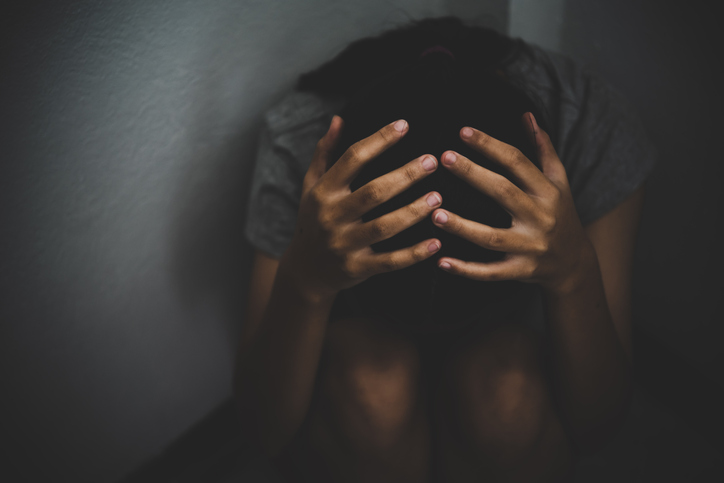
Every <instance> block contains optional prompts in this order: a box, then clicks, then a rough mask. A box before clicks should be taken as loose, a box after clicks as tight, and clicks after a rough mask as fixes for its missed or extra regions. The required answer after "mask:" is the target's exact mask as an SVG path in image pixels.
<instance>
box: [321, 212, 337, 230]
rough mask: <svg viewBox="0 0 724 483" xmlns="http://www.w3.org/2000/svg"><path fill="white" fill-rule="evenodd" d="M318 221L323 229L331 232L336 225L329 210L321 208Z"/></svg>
mask: <svg viewBox="0 0 724 483" xmlns="http://www.w3.org/2000/svg"><path fill="white" fill-rule="evenodd" d="M317 223H318V224H319V227H320V228H322V230H324V231H326V232H331V231H332V229H333V227H334V217H333V216H332V214H331V213H330V212H329V211H328V210H320V211H319V212H318V213H317Z"/></svg>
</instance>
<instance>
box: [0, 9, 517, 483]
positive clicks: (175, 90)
mask: <svg viewBox="0 0 724 483" xmlns="http://www.w3.org/2000/svg"><path fill="white" fill-rule="evenodd" d="M14 3H15V4H16V7H15V8H10V5H11V3H10V4H9V3H8V2H5V3H4V4H3V13H2V15H1V18H0V21H2V28H1V29H0V32H2V33H1V34H0V35H2V42H0V45H1V46H2V47H0V48H2V49H3V50H2V64H0V65H1V66H2V77H1V78H0V83H1V84H0V112H1V113H2V116H0V123H1V124H0V146H2V153H1V154H0V156H1V157H2V163H1V167H0V169H1V170H2V171H1V172H0V211H1V213H2V218H1V220H2V224H1V225H0V230H1V235H0V247H1V250H2V253H1V255H2V258H1V262H0V263H1V264H2V265H0V284H1V285H0V296H1V297H2V303H1V304H0V321H1V325H0V361H1V365H0V371H1V372H0V375H1V376H2V397H0V409H1V410H2V416H1V419H0V420H1V422H0V438H1V439H0V444H2V445H4V446H6V447H5V448H4V450H3V451H0V454H2V456H3V458H6V459H7V460H8V461H12V464H13V465H14V466H16V467H18V468H22V472H23V473H24V474H25V476H26V477H27V478H28V479H29V480H32V481H74V482H83V481H89V482H90V481H92V482H103V481H114V480H116V479H117V478H118V477H119V475H121V474H123V473H125V472H127V471H129V470H130V469H131V468H133V467H134V466H136V465H137V464H138V463H139V462H140V461H142V460H143V459H146V458H148V457H149V456H151V455H153V454H155V453H157V452H158V451H160V449H161V448H162V447H164V446H165V445H166V444H167V443H168V442H169V441H170V440H171V439H173V438H174V437H175V436H177V435H178V434H179V433H180V432H182V431H183V430H185V429H186V428H187V427H189V426H190V425H191V424H192V423H194V422H195V421H197V420H198V419H199V418H201V417H202V416H203V415H205V414H206V413H207V412H208V411H209V410H211V409H212V408H213V407H215V406H216V405H217V404H218V403H219V402H221V401H222V400H224V399H225V398H227V397H228V396H229V394H230V379H231V368H232V361H233V348H234V343H235V338H236V333H237V329H238V325H239V323H240V322H241V321H242V313H243V305H244V294H245V292H246V286H245V285H246V278H247V276H248V273H247V269H248V257H249V252H248V248H247V247H246V245H245V243H244V241H243V239H242V236H241V227H242V221H243V217H244V200H245V196H246V192H247V191H246V188H247V184H248V174H249V168H250V164H249V159H250V157H251V155H252V154H253V151H254V135H255V133H256V129H257V128H256V125H255V121H256V120H257V119H258V116H259V114H260V112H261V111H262V110H263V109H264V108H266V107H268V106H269V105H270V104H271V103H272V102H274V101H275V99H277V98H278V97H279V96H280V95H281V94H282V93H283V91H284V90H285V89H287V88H288V87H289V86H291V84H292V82H293V81H294V78H295V76H296V75H297V74H299V73H300V72H302V71H304V70H306V69H308V68H310V67H312V66H314V65H316V64H317V63H319V62H322V61H323V60H326V59H327V58H329V57H330V56H331V55H333V54H335V53H336V52H338V51H339V50H340V49H341V48H342V47H343V46H344V45H345V44H346V43H347V42H349V41H351V40H353V39H355V38H357V37H361V36H365V35H369V34H372V33H375V32H377V31H379V30H381V29H384V28H389V27H393V26H395V25H397V24H398V23H401V22H404V21H405V20H407V19H409V18H421V17H424V16H430V15H440V14H444V13H454V14H459V15H463V16H465V17H467V18H470V19H473V20H474V21H475V22H478V23H485V24H488V25H495V26H496V27H498V28H500V29H505V28H506V22H507V2H505V1H500V0H489V1H482V2H481V1H442V0H429V1H414V0H397V1H388V0H368V1H366V2H358V1H352V0H349V1H338V0H307V1H304V2H299V1H294V0H284V1H274V2H269V1H261V0H247V1H231V0H225V1H216V2H201V1H196V2H192V1H182V0H174V1H152V2H151V1H141V0H137V1H124V2H108V1H107V2H98V1H94V2H90V1H67V2H51V1H46V2H42V1H41V2H19V1H18V2H14ZM2 449H3V448H0V450H2ZM7 468H8V467H7V466H3V467H2V468H0V479H2V473H3V471H8V470H7Z"/></svg>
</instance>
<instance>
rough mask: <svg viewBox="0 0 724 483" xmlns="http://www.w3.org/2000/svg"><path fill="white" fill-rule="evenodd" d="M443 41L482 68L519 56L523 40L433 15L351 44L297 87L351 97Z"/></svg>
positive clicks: (492, 67)
mask: <svg viewBox="0 0 724 483" xmlns="http://www.w3.org/2000/svg"><path fill="white" fill-rule="evenodd" d="M435 45H441V46H443V47H445V48H446V49H448V50H450V51H451V52H454V55H455V58H456V59H457V60H458V61H459V62H461V63H464V64H467V65H469V66H470V67H471V68H474V69H476V70H479V71H491V70H495V69H497V68H499V67H501V66H502V65H504V64H505V63H507V62H509V61H510V60H511V59H512V58H514V57H515V55H516V53H517V51H518V49H520V48H522V47H524V44H523V43H522V41H520V40H517V39H511V38H509V37H505V36H503V35H501V34H499V33H497V32H495V31H494V30H490V29H487V28H482V27H468V26H466V25H465V24H464V23H463V22H462V21H461V20H460V19H458V18H456V17H441V18H428V19H423V20H418V21H415V22H411V23H410V24H409V25H407V26H403V27H401V28H398V29H395V30H390V31H388V32H384V33H382V34H381V35H379V36H377V37H368V38H364V39H360V40H357V41H355V42H353V43H351V44H350V45H349V46H348V47H347V48H346V49H344V50H343V51H342V52H341V53H340V54H339V55H337V56H336V57H335V58H334V59H332V60H331V61H329V62H327V63H325V64H323V65H322V66H320V67H319V68H317V69H315V70H313V71H311V72H308V73H306V74H303V75H301V76H300V77H299V80H298V81H297V89H298V90H301V91H309V92H314V93H317V94H319V95H321V96H322V97H337V98H344V99H349V98H350V97H351V96H352V95H354V94H355V93H357V92H358V91H360V90H361V89H363V88H364V87H365V86H367V85H369V84H370V83H372V82H374V81H375V80H377V79H379V78H380V77H383V76H385V75H387V74H389V73H390V72H393V71H395V70H398V69H399V68H400V67H402V66H404V65H406V64H410V63H414V62H416V61H417V60H418V57H419V56H420V53H422V52H423V51H424V50H426V49H427V48H429V47H433V46H435Z"/></svg>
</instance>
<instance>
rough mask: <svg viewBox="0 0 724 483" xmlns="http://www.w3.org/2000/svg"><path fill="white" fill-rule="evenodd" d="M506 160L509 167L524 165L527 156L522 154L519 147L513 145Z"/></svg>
mask: <svg viewBox="0 0 724 483" xmlns="http://www.w3.org/2000/svg"><path fill="white" fill-rule="evenodd" d="M508 162H509V163H510V166H511V167H513V168H518V167H521V166H523V165H525V164H526V163H527V162H528V158H526V157H525V154H523V153H522V152H521V151H520V149H518V148H515V147H514V148H511V149H510V151H509V154H508Z"/></svg>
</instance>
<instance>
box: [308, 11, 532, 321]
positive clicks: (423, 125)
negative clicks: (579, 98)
mask: <svg viewBox="0 0 724 483" xmlns="http://www.w3.org/2000/svg"><path fill="white" fill-rule="evenodd" d="M452 26H456V27H458V28H457V29H453V30H454V33H455V35H456V36H457V37H456V39H457V41H453V38H452V37H449V36H446V35H442V34H441V33H440V32H443V31H444V32H447V33H448V34H449V33H450V28H451V27H452ZM436 27H442V30H438V29H436ZM426 35H427V36H428V37H425V36H426ZM475 36H477V37H476V38H478V39H480V40H483V39H485V40H486V41H490V42H492V44H490V45H488V44H485V45H484V47H481V49H480V51H481V52H484V55H483V56H482V57H481V56H477V57H476V56H475V55H474V53H475V52H476V49H475V48H474V47H472V46H470V45H469V44H467V43H466V42H465V41H464V40H462V39H465V38H470V37H475ZM425 38H427V39H428V41H427V42H425ZM504 40H507V42H505V41H504ZM393 41H394V42H399V43H400V44H401V45H396V44H394V43H393ZM443 42H444V43H443ZM513 42H514V41H512V40H509V39H505V38H503V37H502V36H499V35H498V34H496V33H494V32H492V31H489V30H485V29H479V28H466V27H463V26H462V24H461V23H460V22H459V21H458V20H456V19H450V18H446V19H441V20H438V21H434V20H427V21H423V22H420V23H418V24H417V27H416V26H413V27H410V28H407V29H402V30H398V31H393V32H389V33H386V34H384V35H382V36H381V37H379V38H376V39H364V40H362V41H359V42H357V43H355V44H353V45H351V46H350V47H349V48H348V49H347V50H346V51H345V52H343V53H342V54H340V56H338V57H337V58H336V59H335V60H333V61H332V62H330V63H329V64H327V65H325V66H322V67H321V68H320V69H318V70H317V71H314V72H312V73H310V74H307V75H306V76H303V77H302V79H301V80H300V86H306V87H307V88H311V86H318V87H319V86H324V85H329V89H330V91H332V92H334V95H336V96H344V97H345V98H346V99H347V103H346V105H345V106H344V108H343V109H342V111H341V112H340V113H339V114H340V116H341V117H342V118H343V119H344V120H345V126H344V130H343V132H342V137H341V139H340V142H339V144H338V152H337V153H336V155H335V157H334V158H333V159H337V158H338V157H339V156H340V155H341V154H342V152H344V150H346V149H347V148H348V147H349V146H350V145H351V144H353V143H355V142H356V141H359V140H360V139H363V138H365V137H367V136H369V135H371V134H372V133H374V132H375V131H377V130H378V129H380V128H381V127H382V126H384V125H386V124H388V123H390V122H392V121H394V120H396V119H406V120H407V121H408V122H409V126H410V127H409V132H408V133H407V135H406V136H405V137H404V138H403V139H402V140H401V141H400V142H398V143H397V144H396V145H395V146H393V147H391V148H390V149H388V150H387V151H385V152H384V153H383V154H382V155H380V156H379V157H377V158H376V159H374V160H372V161H371V162H369V163H368V164H367V165H366V166H365V168H364V169H363V170H362V171H361V173H360V174H359V175H358V177H357V178H356V179H355V180H354V181H353V183H352V185H351V189H352V190H355V189H357V188H359V187H361V186H363V185H364V184H366V183H368V182H369V181H371V180H373V179H375V178H377V177H379V176H382V175H383V174H385V173H388V172H390V171H392V170H394V169H396V168H399V167H400V166H403V165H404V164H406V163H407V162H409V161H411V160H412V159H414V158H416V157H418V156H420V155H422V154H426V153H429V154H433V155H434V156H436V157H437V158H438V159H440V155H441V154H442V153H443V152H444V151H446V150H448V149H452V150H455V151H457V152H459V153H460V154H462V155H464V156H467V157H468V158H469V159H471V160H473V161H474V162H476V163H478V164H480V165H482V166H484V167H486V168H488V169H491V170H493V171H496V172H499V173H501V174H503V175H505V174H506V173H505V172H503V171H502V170H501V169H500V167H499V166H498V165H497V164H495V163H493V162H491V161H489V160H487V159H486V158H485V157H483V156H482V155H480V154H479V153H477V152H476V151H474V150H472V149H471V148H469V147H468V146H467V145H466V144H464V143H463V142H462V141H461V140H460V138H459V131H460V129H461V128H462V127H463V126H473V127H475V128H477V129H480V130H482V131H484V132H486V133H487V134H490V135H491V136H493V137H495V138H497V139H499V140H501V141H503V142H506V143H508V144H511V145H514V146H516V147H518V148H519V149H520V150H521V151H523V153H524V154H526V156H528V157H529V159H531V160H534V162H537V161H536V159H535V156H534V155H533V152H532V148H531V146H530V145H529V143H528V141H527V138H526V136H525V132H524V130H523V127H522V121H521V117H522V115H523V113H525V112H528V111H530V112H533V114H534V115H535V116H536V118H537V119H540V124H541V125H542V127H543V128H544V129H545V128H546V123H545V115H544V114H543V113H541V111H540V110H539V109H538V107H537V106H536V105H535V104H534V103H533V102H532V101H531V100H530V99H529V98H528V97H527V96H526V95H525V94H523V93H522V92H521V91H520V90H519V89H517V88H516V87H514V86H512V85H510V84H509V83H507V82H505V81H504V80H503V79H502V78H501V77H499V76H498V75H497V74H496V73H495V71H496V70H497V68H498V67H499V63H500V62H501V61H503V60H504V59H506V58H507V57H508V56H509V54H510V51H511V49H512V48H513V47H512V45H513ZM436 45H440V46H441V47H443V48H436V49H432V50H430V51H428V52H429V53H427V54H426V55H423V56H421V55H420V54H421V53H423V52H424V51H425V50H426V49H428V48H429V47H433V46H436ZM385 46H386V47H387V48H385ZM413 46H414V47H415V49H417V50H416V51H414V52H413V51H412V48H413ZM461 46H464V49H463V50H462V51H460V50H457V49H459V48H461ZM388 50H389V51H391V52H397V53H398V55H400V56H402V57H401V59H400V61H399V62H398V63H396V64H395V63H394V62H392V60H391V59H392V54H389V55H384V56H383V57H382V59H381V60H380V62H381V64H380V65H379V66H376V64H375V60H374V59H370V58H367V57H364V56H363V55H362V53H363V52H366V53H367V55H370V53H371V52H377V51H379V52H381V51H388ZM446 51H448V52H446ZM403 53H404V55H403ZM450 54H452V55H450ZM355 58H357V59H358V60H359V62H360V63H361V64H369V65H365V68H364V69H362V71H359V70H358V69H359V66H358V65H357V63H356V62H355V61H354V60H355ZM481 58H482V59H483V60H481ZM375 66H376V67H375ZM345 68H350V69H352V70H353V72H345ZM371 71H372V72H374V75H372V74H367V75H364V76H363V77H364V79H361V78H360V76H357V75H356V74H355V72H356V73H359V74H360V75H362V72H367V73H369V72H371ZM323 73H326V75H324V74H323ZM330 79H337V83H336V84H335V83H334V82H332V83H331V84H326V83H327V82H329V81H330ZM332 84H335V86H334V87H332ZM432 190H437V191H439V192H440V193H441V195H442V198H443V207H444V208H446V209H448V210H450V211H452V212H454V213H457V214H459V215H461V216H463V217H465V218H467V219H470V220H474V221H477V222H480V223H485V224H487V225H489V226H494V227H501V228H506V227H509V226H510V223H511V217H510V215H509V214H508V213H507V212H506V211H505V210H503V208H501V207H500V206H499V205H498V204H497V203H495V202H493V201H492V200H491V199H490V198H489V197H487V196H486V195H484V194H482V193H481V192H479V191H477V190H476V189H474V188H472V187H471V186H470V185H468V184H467V183H465V182H464V181H462V180H460V179H459V178H457V177H456V176H454V175H452V174H451V173H450V172H449V171H447V169H445V168H442V167H440V168H438V170H437V171H436V172H435V173H433V174H432V175H430V176H428V177H427V178H425V179H424V180H422V181H420V182H418V183H416V184H415V185H414V186H412V187H411V188H410V189H408V190H406V191H405V192H403V193H401V194H400V195H398V196H396V197H394V198H393V199H391V200H389V201H388V202H386V203H384V204H382V205H380V206H378V207H377V208H375V209H373V210H371V211H370V212H368V213H367V214H365V215H364V216H363V220H364V221H369V220H371V219H374V218H377V217H379V216H381V215H383V214H385V213H388V212H390V211H393V210H396V209H398V208H401V207H403V206H405V205H407V204H409V203H411V202H412V201H414V200H415V199H417V198H419V197H421V196H423V195H424V194H425V193H427V192H429V191H432ZM430 237H436V238H439V239H440V240H441V242H442V248H441V250H440V252H438V254H436V255H435V256H434V257H431V258H430V259H428V260H425V261H423V262H420V263H418V264H415V265H413V266H411V267H408V268H405V269H402V270H398V271H394V272H389V273H385V274H381V275H377V276H374V277H371V278H370V279H368V280H367V281H365V282H363V283H361V284H359V285H357V286H356V287H353V288H352V289H350V290H348V291H347V292H346V295H347V296H348V299H351V300H354V301H355V305H357V306H358V308H359V309H362V310H365V311H367V312H370V313H375V314H378V315H385V316H388V317H390V318H391V319H392V321H395V322H397V323H399V324H404V325H409V324H411V325H414V326H418V327H426V328H430V327H439V326H452V325H456V324H459V323H461V322H466V321H468V320H469V319H470V318H471V317H474V316H475V315H476V314H478V313H480V312H481V310H484V309H485V308H487V307H490V306H491V305H497V304H511V303H514V300H515V299H516V297H518V296H519V295H520V294H521V293H522V291H523V290H524V289H523V287H522V285H523V284H520V283H518V282H511V281H505V282H476V281H472V280H469V279H466V278H463V277H460V276H455V275H451V274H449V273H446V272H444V271H442V270H440V269H439V268H438V267H437V264H436V263H437V259H439V257H441V256H452V257H455V258H460V259H463V260H468V261H477V262H490V261H494V260H500V259H501V258H502V257H503V256H504V254H503V253H501V252H496V251H492V250H486V249H483V248H481V247H479V246H477V245H474V244H472V243H471V242H468V241H467V240H464V239H462V238H459V237H456V236H453V235H450V234H448V233H447V232H445V231H443V230H441V229H439V228H437V227H436V226H434V225H433V223H432V221H431V219H430V218H429V217H428V218H427V219H425V220H423V221H421V222H420V223H418V224H416V225H415V226H413V227H410V228H408V229H406V230H404V231H403V232H401V233H399V234H398V235H395V236H393V237H391V238H389V239H387V240H384V241H382V242H380V243H377V244H375V245H373V247H372V248H373V249H374V250H376V251H379V252H385V251H392V250H396V249H399V248H404V247H408V246H411V245H413V244H415V243H417V242H419V241H422V240H424V239H426V238H430Z"/></svg>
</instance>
